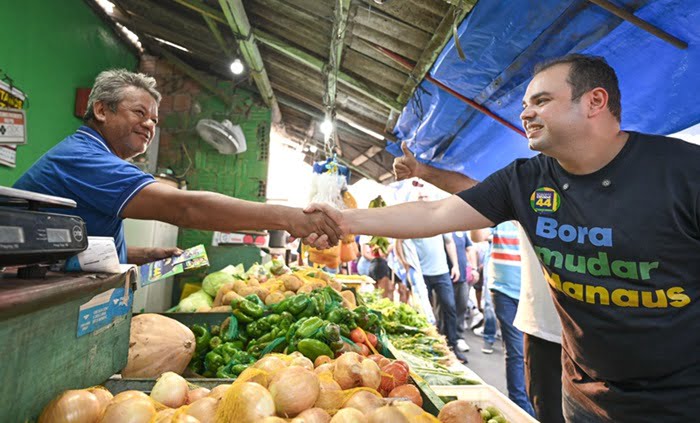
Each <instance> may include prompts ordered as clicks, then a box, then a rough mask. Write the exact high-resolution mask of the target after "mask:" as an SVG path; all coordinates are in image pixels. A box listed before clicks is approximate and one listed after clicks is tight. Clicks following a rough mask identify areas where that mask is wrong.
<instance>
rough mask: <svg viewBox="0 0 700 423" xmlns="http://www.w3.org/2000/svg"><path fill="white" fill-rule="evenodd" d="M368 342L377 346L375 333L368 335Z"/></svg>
mask: <svg viewBox="0 0 700 423" xmlns="http://www.w3.org/2000/svg"><path fill="white" fill-rule="evenodd" d="M367 340H368V341H369V343H370V344H372V346H373V347H376V346H377V335H375V334H373V333H371V332H370V333H367Z"/></svg>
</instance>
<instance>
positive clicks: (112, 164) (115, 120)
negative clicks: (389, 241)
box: [14, 69, 339, 264]
mask: <svg viewBox="0 0 700 423" xmlns="http://www.w3.org/2000/svg"><path fill="white" fill-rule="evenodd" d="M155 86H156V81H155V79H154V78H152V77H149V76H146V75H144V74H140V73H132V72H128V71H126V70H123V69H122V70H110V71H105V72H102V73H100V74H99V75H98V76H97V79H96V80H95V85H94V86H93V88H92V91H91V93H90V97H89V99H88V106H87V112H86V113H85V116H84V119H83V120H84V122H85V125H83V126H81V127H80V128H78V130H77V131H76V132H75V133H74V134H72V135H69V136H68V137H66V138H65V139H64V140H63V141H61V142H60V143H59V144H58V145H56V146H55V147H54V148H52V149H51V150H49V151H48V152H47V153H46V154H45V155H44V156H42V157H41V158H40V159H39V160H38V161H37V162H36V163H34V165H33V166H32V167H31V168H30V169H29V170H28V171H27V172H26V173H25V174H24V175H22V177H20V179H19V180H18V181H17V182H16V183H15V185H14V187H15V188H19V189H23V190H27V191H33V192H38V193H42V194H49V195H55V196H59V197H66V198H70V199H73V200H75V201H76V203H77V204H78V206H77V208H76V209H73V210H70V213H71V214H75V215H78V216H80V217H82V218H83V220H84V221H85V223H86V225H87V230H88V234H90V235H95V236H110V237H113V238H114V241H115V244H116V247H117V252H118V253H119V259H120V262H122V263H127V262H128V263H133V264H142V263H146V262H149V261H154V260H157V259H160V258H164V257H168V256H171V255H172V254H173V253H174V252H175V251H173V250H172V249H170V250H169V249H142V248H140V249H137V248H127V246H126V243H125V241H124V227H123V223H122V221H123V219H125V218H131V219H149V220H160V221H163V222H168V223H171V224H173V225H177V226H180V227H187V228H194V229H201V230H218V231H226V232H232V231H237V230H241V229H286V230H288V231H289V232H290V233H291V234H292V235H293V236H295V237H306V236H308V235H310V234H311V233H324V234H328V236H327V237H322V238H323V239H321V240H320V242H318V241H317V242H316V245H317V246H319V247H323V248H325V247H327V246H328V245H335V244H336V243H337V241H338V235H339V230H338V228H337V226H336V225H335V224H334V223H333V221H332V220H330V219H328V218H326V217H325V216H324V215H323V214H322V213H314V214H304V212H303V211H302V210H301V209H294V208H291V207H284V206H278V205H270V204H261V203H255V202H251V201H244V200H239V199H235V198H231V197H227V196H225V195H221V194H217V193H213V192H204V191H183V190H179V189H176V188H173V187H169V186H167V185H165V184H161V183H158V182H156V180H155V179H154V178H153V177H152V176H151V175H148V174H146V173H144V172H142V171H141V170H140V169H138V168H137V167H136V166H134V165H133V164H131V163H129V162H127V161H126V160H127V159H129V158H132V157H134V156H137V155H138V154H141V153H143V152H145V151H146V148H147V147H148V145H149V144H150V142H151V140H152V139H153V136H154V134H155V127H156V125H157V124H158V104H159V102H160V99H161V96H160V93H159V92H158V91H157V90H156V88H155ZM57 211H60V210H57ZM64 212H65V211H64ZM325 230H328V231H329V232H325ZM314 238H315V237H314Z"/></svg>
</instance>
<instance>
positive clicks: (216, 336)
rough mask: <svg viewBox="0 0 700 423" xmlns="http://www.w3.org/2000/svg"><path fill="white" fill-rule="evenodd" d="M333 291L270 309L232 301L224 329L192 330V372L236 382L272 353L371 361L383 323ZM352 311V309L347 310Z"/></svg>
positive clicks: (254, 300) (251, 298)
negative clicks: (354, 355)
mask: <svg viewBox="0 0 700 423" xmlns="http://www.w3.org/2000/svg"><path fill="white" fill-rule="evenodd" d="M343 294H345V292H343V293H342V294H341V293H338V292H337V291H336V290H334V289H333V288H330V287H324V288H321V289H317V290H315V291H313V292H311V293H301V294H297V295H295V296H293V297H289V298H286V299H284V300H283V301H281V302H279V303H276V304H271V305H267V304H265V303H264V302H263V301H262V300H261V299H260V297H259V296H257V295H255V294H250V295H248V296H246V297H241V298H237V299H235V300H233V302H232V303H231V304H230V306H229V307H230V310H231V313H232V315H231V317H229V318H228V319H226V320H225V321H224V322H222V324H221V325H220V326H212V327H208V326H206V325H193V326H192V328H191V329H192V332H193V333H194V335H195V345H196V347H195V350H194V353H193V354H192V360H191V361H190V363H189V366H188V367H189V370H190V371H191V372H192V373H194V374H197V375H201V376H204V377H218V378H236V377H238V375H240V374H241V373H242V372H243V370H245V369H246V368H248V367H249V366H250V365H251V364H252V363H253V362H254V361H255V360H256V359H258V358H260V357H262V356H263V355H266V354H268V353H271V352H276V353H282V352H285V353H291V352H294V351H299V352H300V353H301V354H302V355H304V356H305V357H307V358H309V359H310V360H315V359H316V358H317V357H319V356H328V357H336V356H337V355H339V354H341V353H343V352H347V351H354V352H358V353H361V354H363V355H369V354H370V351H371V350H372V349H374V351H376V348H377V347H378V346H379V344H378V340H377V336H376V334H377V333H379V331H380V317H379V315H378V314H376V313H373V312H372V311H371V310H369V309H368V308H367V307H364V306H361V307H355V308H354V310H351V309H350V308H352V307H353V304H352V303H351V301H350V300H349V298H350V297H351V295H352V293H351V292H349V294H351V295H350V296H344V295H343ZM346 307H350V308H346Z"/></svg>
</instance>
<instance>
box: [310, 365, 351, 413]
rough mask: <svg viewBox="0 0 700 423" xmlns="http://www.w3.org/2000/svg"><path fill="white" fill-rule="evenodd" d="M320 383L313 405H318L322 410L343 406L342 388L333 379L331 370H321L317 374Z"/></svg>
mask: <svg viewBox="0 0 700 423" xmlns="http://www.w3.org/2000/svg"><path fill="white" fill-rule="evenodd" d="M316 370H318V369H316ZM318 382H319V384H320V393H319V394H318V398H317V399H316V403H315V404H314V407H320V408H323V409H324V410H337V409H339V408H341V407H342V406H343V401H344V398H343V389H342V388H341V387H340V385H338V382H336V381H335V380H334V379H333V374H332V373H331V372H328V371H326V372H323V373H321V374H319V375H318Z"/></svg>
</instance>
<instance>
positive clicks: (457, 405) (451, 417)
mask: <svg viewBox="0 0 700 423" xmlns="http://www.w3.org/2000/svg"><path fill="white" fill-rule="evenodd" d="M402 404H404V403H402ZM407 404H412V403H407ZM438 420H440V422H442V423H481V422H482V421H483V420H482V418H481V413H479V411H478V410H477V409H476V407H475V406H474V404H472V403H471V402H469V401H465V400H458V401H452V402H448V403H447V404H445V406H444V407H442V410H440V414H438Z"/></svg>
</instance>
